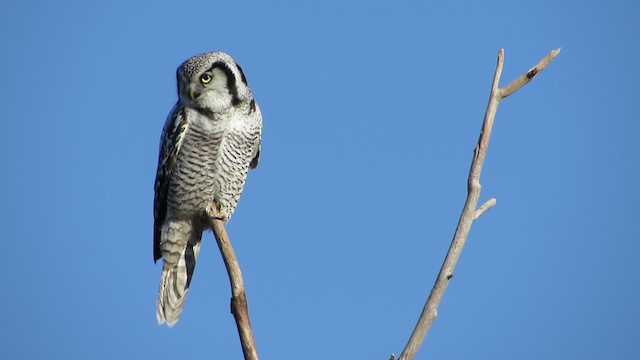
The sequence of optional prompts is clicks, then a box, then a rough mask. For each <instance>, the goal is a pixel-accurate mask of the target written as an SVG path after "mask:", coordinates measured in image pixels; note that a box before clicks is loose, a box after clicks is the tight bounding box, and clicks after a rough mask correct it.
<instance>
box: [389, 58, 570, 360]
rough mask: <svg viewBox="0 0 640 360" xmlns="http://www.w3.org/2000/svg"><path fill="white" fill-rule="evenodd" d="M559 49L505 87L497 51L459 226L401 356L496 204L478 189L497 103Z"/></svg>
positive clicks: (414, 348) (410, 354) (434, 312)
mask: <svg viewBox="0 0 640 360" xmlns="http://www.w3.org/2000/svg"><path fill="white" fill-rule="evenodd" d="M559 53H560V49H556V50H553V51H551V52H550V53H549V54H548V55H547V56H546V57H545V58H543V59H542V60H540V62H538V64H536V65H535V66H534V67H532V68H531V69H529V70H528V71H527V72H525V73H524V74H522V75H521V76H519V77H518V78H517V79H515V80H513V81H512V82H511V83H509V84H508V85H506V86H505V87H503V88H500V87H499V83H500V77H501V75H502V67H503V64H504V49H501V50H500V51H499V52H498V64H497V66H496V71H495V73H494V76H493V82H492V84H491V94H490V96H489V103H488V104H487V110H486V112H485V115H484V121H483V124H482V130H481V131H480V137H479V138H478V144H477V145H476V148H475V150H474V153H473V160H472V162H471V169H470V170H469V178H468V180H467V200H466V201H465V204H464V208H463V210H462V214H461V215H460V219H459V221H458V226H457V228H456V232H455V234H454V236H453V241H452V242H451V246H450V247H449V251H448V252H447V256H446V257H445V259H444V263H443V264H442V267H441V268H440V273H439V274H438V277H437V278H436V281H435V284H434V285H433V288H432V289H431V293H430V294H429V297H428V299H427V302H426V303H425V305H424V308H423V309H422V313H421V314H420V318H419V319H418V323H417V324H416V327H415V328H414V330H413V333H412V334H411V337H410V338H409V341H408V342H407V345H406V346H405V348H404V350H403V351H402V354H400V358H399V359H400V360H410V359H413V358H414V356H415V354H416V353H417V352H418V349H419V348H420V345H422V342H423V341H424V338H425V336H426V335H427V331H429V328H430V327H431V324H432V323H433V321H434V320H435V319H436V317H437V316H438V306H439V304H440V301H441V300H442V296H443V295H444V292H445V290H446V289H447V286H448V285H449V280H450V279H451V278H452V277H453V270H454V268H455V266H456V264H457V263H458V259H459V258H460V254H461V252H462V248H463V247H464V244H465V242H466V240H467V236H468V235H469V230H470V229H471V224H472V223H473V221H475V220H477V219H478V218H479V217H480V216H481V215H482V214H483V213H484V212H485V211H487V210H489V209H490V208H491V207H492V206H493V205H495V204H496V200H495V199H490V200H489V201H487V202H486V203H485V204H483V205H482V206H481V207H480V208H477V206H478V199H479V197H480V189H481V186H480V174H481V173H482V165H483V164H484V159H485V155H486V154H487V147H488V145H489V139H490V138H491V130H492V129H493V121H494V118H495V115H496V112H497V110H498V104H499V103H500V101H501V100H502V99H504V98H506V97H507V96H509V95H511V94H513V93H514V92H516V91H517V90H518V89H520V88H521V87H523V86H524V85H526V84H527V83H529V82H530V81H531V80H532V79H533V78H534V77H535V76H536V75H538V74H539V73H540V72H541V71H542V70H544V68H545V67H546V66H547V65H549V63H551V61H553V59H555V57H556V56H558V54H559Z"/></svg>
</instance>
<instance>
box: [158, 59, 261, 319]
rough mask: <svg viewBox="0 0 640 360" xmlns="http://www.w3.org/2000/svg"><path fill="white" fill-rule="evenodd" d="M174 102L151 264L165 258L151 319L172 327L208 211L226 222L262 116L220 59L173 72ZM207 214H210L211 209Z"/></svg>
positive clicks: (231, 66) (254, 154) (251, 160)
mask: <svg viewBox="0 0 640 360" xmlns="http://www.w3.org/2000/svg"><path fill="white" fill-rule="evenodd" d="M177 80H178V102H177V103H176V105H175V106H174V107H173V109H172V110H171V112H170V113H169V116H168V117H167V120H166V123H165V125H164V128H163V130H162V137H161V140H160V156H159V159H158V170H157V173H156V181H155V198H154V233H153V259H154V261H157V260H159V259H160V258H162V259H163V265H162V276H161V278H160V291H159V294H158V304H157V309H156V316H157V319H158V324H160V325H162V324H164V323H166V324H167V325H168V326H173V325H174V324H175V323H176V322H177V321H178V319H179V317H180V313H181V312H182V308H183V306H184V300H185V297H186V295H187V290H188V289H189V284H190V283H191V278H192V277H193V271H194V268H195V265H196V260H197V259H198V252H199V251H200V240H201V238H202V233H203V231H205V230H207V229H209V226H208V225H207V224H208V221H207V218H206V216H207V211H206V209H207V207H208V206H211V205H214V206H215V207H216V210H217V214H218V215H219V216H220V217H221V218H222V219H223V220H224V221H225V222H226V221H228V220H229V218H230V217H231V215H232V214H233V212H234V210H235V208H236V205H237V204H238V200H239V199H240V194H241V193H242V189H243V187H244V184H245V180H246V178H247V173H248V171H249V169H250V168H255V167H256V166H257V165H258V158H259V156H260V145H261V134H262V114H261V113H260V108H259V107H258V104H257V103H256V101H255V99H254V98H253V95H252V93H251V90H250V89H249V85H248V84H247V78H246V77H245V76H244V73H243V72H242V68H241V67H240V65H238V63H236V62H235V60H234V59H233V58H231V56H229V55H228V54H226V53H223V52H208V53H204V54H200V55H196V56H194V57H192V58H190V59H188V60H187V61H185V62H184V63H182V64H181V65H180V67H178V70H177ZM209 209H211V207H210V208H209Z"/></svg>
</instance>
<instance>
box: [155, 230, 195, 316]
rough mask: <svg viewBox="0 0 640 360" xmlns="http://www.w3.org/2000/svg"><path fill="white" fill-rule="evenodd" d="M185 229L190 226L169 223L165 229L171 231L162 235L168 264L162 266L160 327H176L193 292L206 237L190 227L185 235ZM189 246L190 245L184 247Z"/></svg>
mask: <svg viewBox="0 0 640 360" xmlns="http://www.w3.org/2000/svg"><path fill="white" fill-rule="evenodd" d="M176 225H178V226H176ZM180 225H183V226H182V229H179V228H180V227H181V226H180ZM184 225H186V224H184V223H182V224H175V223H173V224H171V223H169V224H167V225H166V227H165V229H167V231H166V234H165V231H164V229H163V234H162V237H163V258H164V261H163V262H164V263H163V265H162V276H161V277H160V291H159V293H158V305H157V308H156V317H157V319H158V324H159V325H162V324H164V323H166V324H167V325H168V326H169V327H172V326H173V325H175V324H176V322H178V319H179V318H180V314H181V313H182V308H183V307H184V299H185V297H186V296H187V290H189V284H190V283H191V278H192V277H193V270H194V268H195V266H196V260H197V258H198V253H199V252H200V238H201V235H202V233H201V232H199V233H198V231H194V230H195V229H192V228H191V227H190V226H189V227H188V230H189V231H186V232H185V233H182V232H181V231H180V230H183V229H184ZM189 225H190V224H189ZM172 228H173V229H172ZM172 230H174V231H172ZM175 230H177V231H175ZM167 235H169V236H167ZM179 235H186V236H184V237H183V236H179ZM187 239H188V240H187ZM180 240H182V241H180ZM185 240H187V241H185ZM185 242H186V244H185V245H182V244H184V243H185ZM180 248H182V251H181V252H178V251H180V250H178V249H180ZM174 250H177V251H174Z"/></svg>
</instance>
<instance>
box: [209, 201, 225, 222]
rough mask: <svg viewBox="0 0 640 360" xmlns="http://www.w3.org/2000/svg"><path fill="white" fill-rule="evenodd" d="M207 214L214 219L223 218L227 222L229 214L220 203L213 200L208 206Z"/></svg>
mask: <svg viewBox="0 0 640 360" xmlns="http://www.w3.org/2000/svg"><path fill="white" fill-rule="evenodd" d="M207 216H208V217H210V218H212V219H217V220H222V221H224V222H227V220H229V215H227V213H226V212H225V211H224V210H221V209H220V205H218V203H216V202H212V203H210V204H209V206H207Z"/></svg>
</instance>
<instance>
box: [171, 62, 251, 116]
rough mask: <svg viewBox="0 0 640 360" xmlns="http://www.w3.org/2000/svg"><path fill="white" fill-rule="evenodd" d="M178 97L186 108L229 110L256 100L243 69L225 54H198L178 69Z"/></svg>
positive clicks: (214, 110) (210, 110)
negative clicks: (253, 97) (253, 98)
mask: <svg viewBox="0 0 640 360" xmlns="http://www.w3.org/2000/svg"><path fill="white" fill-rule="evenodd" d="M176 75H177V78H178V97H179V101H180V102H181V103H182V104H183V105H185V106H193V107H195V108H198V109H202V110H205V111H207V112H220V111H226V110H228V109H229V108H230V107H233V106H237V105H239V104H240V103H243V102H244V103H248V102H249V101H251V99H252V95H251V90H250V89H249V86H248V84H247V79H246V78H245V76H244V73H243V72H242V68H241V67H240V65H238V63H236V62H235V60H233V58H232V57H231V56H229V55H228V54H226V53H224V52H208V53H204V54H200V55H196V56H194V57H192V58H190V59H188V60H187V61H185V62H184V63H182V65H180V67H178V71H177V74H176Z"/></svg>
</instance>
